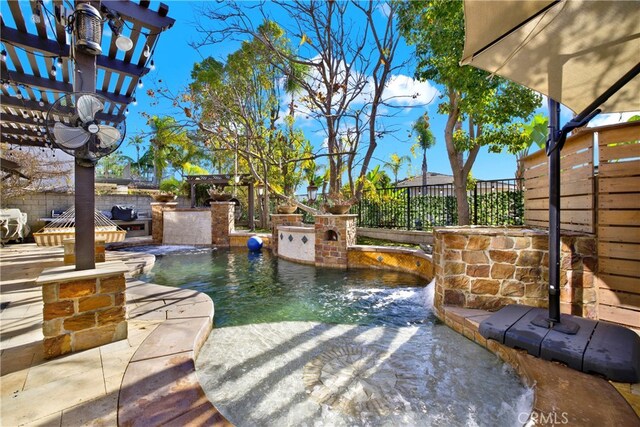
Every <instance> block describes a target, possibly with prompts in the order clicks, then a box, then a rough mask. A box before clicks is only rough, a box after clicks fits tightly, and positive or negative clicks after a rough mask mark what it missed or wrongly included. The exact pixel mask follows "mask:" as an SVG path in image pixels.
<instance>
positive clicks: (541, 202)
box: [527, 195, 593, 210]
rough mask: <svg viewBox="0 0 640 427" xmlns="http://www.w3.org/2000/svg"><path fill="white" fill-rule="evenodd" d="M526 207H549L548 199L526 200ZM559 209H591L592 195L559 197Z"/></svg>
mask: <svg viewBox="0 0 640 427" xmlns="http://www.w3.org/2000/svg"><path fill="white" fill-rule="evenodd" d="M527 208H528V209H533V210H535V209H549V199H548V198H543V199H532V200H527ZM560 209H562V210H564V209H574V210H576V209H588V210H591V209H593V197H592V196H590V195H582V196H568V197H561V198H560Z"/></svg>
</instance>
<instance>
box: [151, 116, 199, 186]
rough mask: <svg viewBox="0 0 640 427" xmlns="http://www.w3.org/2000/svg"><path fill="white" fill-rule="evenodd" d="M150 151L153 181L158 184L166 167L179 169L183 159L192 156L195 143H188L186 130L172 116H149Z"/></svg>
mask: <svg viewBox="0 0 640 427" xmlns="http://www.w3.org/2000/svg"><path fill="white" fill-rule="evenodd" d="M148 123H149V125H150V127H151V152H152V154H153V168H154V178H155V183H156V184H160V181H162V177H163V175H164V172H165V170H166V169H168V168H170V167H173V168H174V169H176V170H178V171H181V170H182V164H183V163H184V162H185V159H190V158H193V157H194V154H195V152H194V151H193V150H194V148H195V145H192V144H190V140H189V138H188V137H187V132H186V131H185V130H184V129H183V128H182V126H180V125H179V124H178V123H177V122H176V120H175V119H174V118H173V117H169V116H165V117H158V116H151V117H150V118H149V121H148Z"/></svg>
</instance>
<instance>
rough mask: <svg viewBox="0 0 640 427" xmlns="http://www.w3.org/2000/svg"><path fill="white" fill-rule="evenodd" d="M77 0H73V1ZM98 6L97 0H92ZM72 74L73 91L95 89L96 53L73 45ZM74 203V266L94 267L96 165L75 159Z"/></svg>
mask: <svg viewBox="0 0 640 427" xmlns="http://www.w3.org/2000/svg"><path fill="white" fill-rule="evenodd" d="M77 3H78V1H76V4H77ZM92 5H93V6H95V7H97V8H99V7H100V4H99V2H98V3H97V4H96V3H95V2H93V4H92ZM74 55H75V63H74V64H75V67H74V75H73V90H74V92H89V93H95V91H96V57H95V56H93V55H89V54H86V53H84V52H83V51H82V50H80V49H75V52H74ZM74 185H75V205H76V218H75V230H76V233H75V234H76V248H75V249H76V270H90V269H94V268H95V266H96V263H95V220H94V210H95V166H93V165H91V166H81V165H79V164H78V161H77V160H76V162H75V182H74Z"/></svg>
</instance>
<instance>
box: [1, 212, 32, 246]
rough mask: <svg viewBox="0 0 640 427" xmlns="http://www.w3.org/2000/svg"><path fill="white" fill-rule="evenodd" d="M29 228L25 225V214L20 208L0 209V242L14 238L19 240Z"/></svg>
mask: <svg viewBox="0 0 640 427" xmlns="http://www.w3.org/2000/svg"><path fill="white" fill-rule="evenodd" d="M30 231H31V229H30V228H29V226H28V225H27V214H26V213H24V212H21V211H20V209H0V243H1V244H2V246H4V244H5V243H7V242H9V241H11V240H15V241H17V242H21V241H22V240H24V238H25V237H26V236H27V235H28V234H29V232H30Z"/></svg>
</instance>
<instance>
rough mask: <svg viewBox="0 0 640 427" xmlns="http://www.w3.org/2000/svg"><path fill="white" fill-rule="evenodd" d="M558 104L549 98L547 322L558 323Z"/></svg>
mask: <svg viewBox="0 0 640 427" xmlns="http://www.w3.org/2000/svg"><path fill="white" fill-rule="evenodd" d="M559 124H560V103H558V102H557V101H555V100H553V99H551V98H549V140H548V141H547V154H548V156H549V321H550V322H552V323H559V322H560V147H557V146H556V145H557V144H558V142H559V138H560V134H559Z"/></svg>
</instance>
